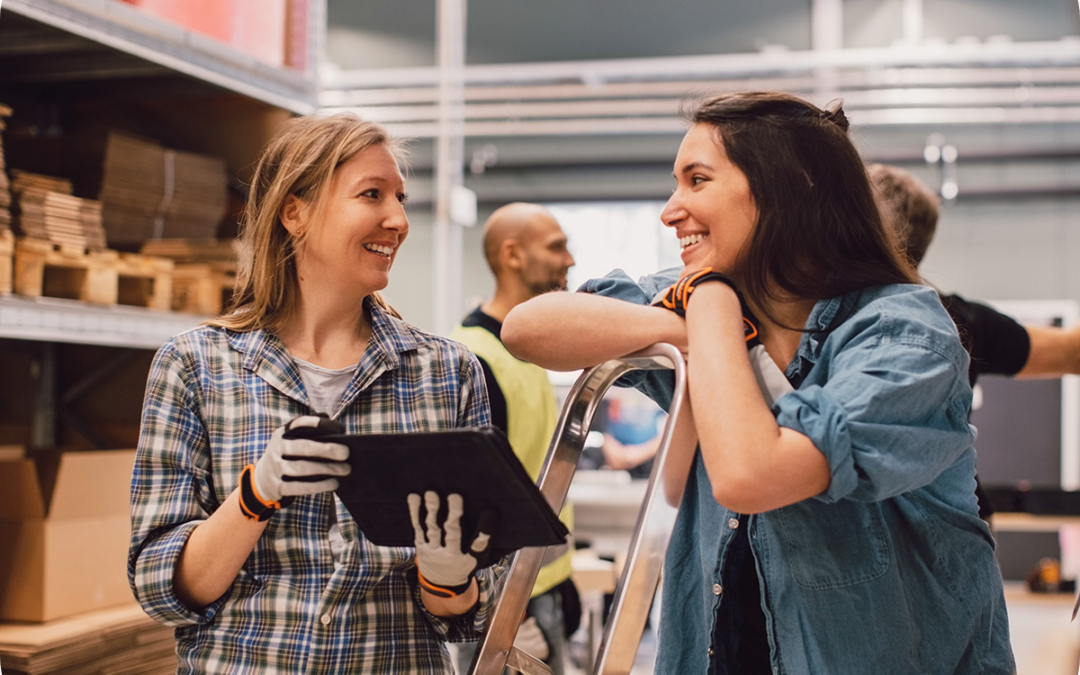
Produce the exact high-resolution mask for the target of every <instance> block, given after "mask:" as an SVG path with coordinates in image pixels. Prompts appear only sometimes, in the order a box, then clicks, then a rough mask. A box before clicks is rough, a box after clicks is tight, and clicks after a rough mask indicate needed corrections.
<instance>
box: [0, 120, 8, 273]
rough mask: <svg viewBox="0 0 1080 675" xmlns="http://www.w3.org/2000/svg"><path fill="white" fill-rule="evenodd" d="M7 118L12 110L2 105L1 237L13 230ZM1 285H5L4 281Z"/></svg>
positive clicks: (0, 141) (0, 152) (0, 127)
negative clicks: (6, 141)
mask: <svg viewBox="0 0 1080 675" xmlns="http://www.w3.org/2000/svg"><path fill="white" fill-rule="evenodd" d="M5 117H11V108H9V107H7V106H6V105H4V104H3V103H0V237H2V236H3V235H4V233H5V232H9V231H10V230H11V185H10V183H9V182H8V176H7V165H6V164H5V162H4V135H3V131H4V129H5V128H6V124H5V123H4V118H5ZM0 283H3V280H2V279H0Z"/></svg>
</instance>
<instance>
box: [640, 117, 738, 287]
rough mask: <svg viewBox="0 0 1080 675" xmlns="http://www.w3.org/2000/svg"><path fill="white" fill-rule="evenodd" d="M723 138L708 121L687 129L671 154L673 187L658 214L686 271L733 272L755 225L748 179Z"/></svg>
mask: <svg viewBox="0 0 1080 675" xmlns="http://www.w3.org/2000/svg"><path fill="white" fill-rule="evenodd" d="M721 140H722V139H721V138H720V135H719V133H718V132H717V131H716V129H715V127H713V126H711V125H708V124H696V125H694V126H693V127H692V128H691V129H690V131H688V132H687V133H686V136H685V137H684V138H683V140H682V144H680V145H679V154H678V155H677V156H676V158H675V191H674V192H673V193H672V195H671V198H670V199H668V203H667V206H666V207H664V211H663V213H662V214H661V215H660V219H661V220H662V221H663V222H664V225H666V226H668V227H671V228H674V230H675V236H677V237H678V238H679V245H680V247H681V248H682V261H683V264H684V265H685V266H686V269H687V270H691V269H699V268H702V267H712V268H713V269H714V270H716V271H718V272H725V273H731V272H732V271H733V270H734V269H736V264H737V262H738V261H739V258H740V255H741V254H742V252H743V250H744V248H745V247H746V245H747V243H748V242H749V240H750V237H751V235H752V234H753V232H754V227H755V226H756V224H757V216H758V213H757V206H756V205H755V204H754V198H753V197H752V196H751V193H750V183H749V182H748V181H747V179H746V176H745V175H744V174H743V172H742V171H740V170H739V168H738V167H736V166H735V165H734V164H733V163H732V162H731V160H730V159H728V156H727V153H726V152H725V151H724V148H723V145H722V142H721Z"/></svg>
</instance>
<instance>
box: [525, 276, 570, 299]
mask: <svg viewBox="0 0 1080 675" xmlns="http://www.w3.org/2000/svg"><path fill="white" fill-rule="evenodd" d="M565 290H566V282H565V281H563V280H561V279H549V280H548V281H546V282H544V283H533V284H529V291H530V292H531V293H532V294H533V297H536V296H537V295H543V294H544V293H551V292H552V291H565Z"/></svg>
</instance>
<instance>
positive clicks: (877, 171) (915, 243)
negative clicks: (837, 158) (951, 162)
mask: <svg viewBox="0 0 1080 675" xmlns="http://www.w3.org/2000/svg"><path fill="white" fill-rule="evenodd" d="M866 172H867V175H869V176H870V184H871V185H873V187H874V194H875V196H876V198H877V202H878V207H879V208H880V209H881V215H882V219H883V220H884V221H885V225H886V226H888V227H889V228H890V229H891V230H892V232H893V234H894V235H895V236H896V242H897V245H899V247H900V250H902V251H903V252H904V253H906V254H907V256H908V257H909V258H911V262H912V263H914V264H915V265H918V264H919V263H920V262H922V259H923V256H924V255H926V249H928V248H930V242H931V241H932V240H933V239H934V232H935V231H936V230H937V221H938V201H939V200H938V196H937V195H936V194H934V193H933V192H932V191H931V190H930V188H928V187H927V186H926V185H925V184H924V183H923V182H922V181H920V180H919V179H918V178H916V177H915V176H913V175H912V174H911V173H909V172H907V171H904V170H903V169H901V168H899V167H896V166H892V165H889V164H871V165H870V166H868V167H867V168H866Z"/></svg>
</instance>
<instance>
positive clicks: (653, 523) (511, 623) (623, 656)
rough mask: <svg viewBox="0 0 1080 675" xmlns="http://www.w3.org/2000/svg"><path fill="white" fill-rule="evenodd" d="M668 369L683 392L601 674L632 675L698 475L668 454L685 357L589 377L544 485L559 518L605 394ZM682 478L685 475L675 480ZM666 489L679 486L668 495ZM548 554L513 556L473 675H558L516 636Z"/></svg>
mask: <svg viewBox="0 0 1080 675" xmlns="http://www.w3.org/2000/svg"><path fill="white" fill-rule="evenodd" d="M664 369H667V370H673V371H674V374H675V389H674V393H673V395H672V399H671V405H670V407H669V409H668V419H667V423H666V424H665V426H664V431H663V433H662V435H661V440H660V446H659V448H658V449H657V452H656V457H655V459H654V461H653V468H652V472H651V473H650V475H649V485H648V487H647V489H646V492H645V499H644V501H643V502H642V507H641V511H640V512H639V514H638V520H637V524H636V526H635V528H634V533H633V535H632V537H631V539H630V547H629V550H628V551H627V558H626V563H625V565H624V566H623V570H622V573H621V574H620V576H619V581H618V583H617V585H616V587H615V595H614V600H613V602H612V604H611V609H610V612H609V616H608V622H607V625H606V626H605V627H604V634H603V639H602V640H601V642H600V648H599V650H598V652H597V654H596V656H595V658H594V660H593V669H592V673H593V675H629V673H630V670H631V668H632V667H633V665H634V659H635V657H636V656H637V650H638V647H639V646H640V643H641V636H642V634H643V633H644V632H645V622H646V620H647V619H648V615H649V609H650V607H651V605H652V600H653V596H654V595H655V593H656V589H657V586H658V585H659V582H660V572H661V570H662V568H663V564H664V556H665V555H666V553H667V548H668V544H669V543H670V541H671V533H672V528H673V526H674V524H675V516H676V515H677V514H678V505H679V502H680V501H681V499H682V490H683V489H684V486H685V485H686V480H687V478H688V476H689V469H690V463H689V462H684V463H681V464H680V463H673V464H672V465H671V466H669V463H668V450H669V448H670V446H671V441H672V437H673V435H674V431H675V423H676V420H677V419H678V413H679V410H680V409H681V407H682V404H683V400H684V398H685V392H686V363H685V361H684V360H683V356H682V353H681V352H679V350H678V349H676V348H675V347H674V346H672V345H669V344H664V343H658V344H655V345H652V346H651V347H647V348H646V349H643V350H640V351H637V352H634V353H633V354H629V355H627V356H623V357H620V358H616V359H612V360H610V361H606V362H604V363H601V364H600V365H597V366H593V367H592V368H589V369H587V370H586V371H584V372H583V373H582V374H581V376H580V377H579V378H578V379H577V381H576V382H575V383H574V386H573V387H572V388H571V389H570V392H569V394H568V395H567V397H566V402H565V403H564V405H563V410H562V414H561V416H560V419H559V424H558V427H557V428H556V431H555V436H554V438H553V439H552V444H551V447H549V448H548V454H547V459H546V460H545V461H544V466H543V468H542V469H541V470H540V475H539V478H538V481H537V484H538V486H539V487H540V491H541V493H542V494H543V495H544V497H545V498H546V499H547V501H548V504H549V505H550V506H551V508H552V510H554V511H555V513H558V512H559V511H561V510H562V505H563V502H564V501H565V500H566V494H567V492H568V491H569V489H570V482H571V480H573V477H574V472H575V471H576V470H577V464H578V459H580V457H581V452H582V450H583V449H584V448H585V438H586V436H587V435H588V432H589V427H590V426H591V424H592V418H593V415H594V414H595V412H596V408H597V406H598V404H599V403H600V400H601V399H602V398H603V397H604V394H605V393H606V392H607V390H608V389H609V388H610V387H611V385H612V384H613V383H614V382H615V380H617V379H618V378H619V377H620V376H622V375H624V374H625V373H628V372H631V371H634V370H664ZM674 471H678V472H679V473H680V474H681V475H679V476H675V475H674V474H673V472H674ZM665 485H667V486H678V487H677V488H673V489H672V490H670V491H666V490H665ZM676 491H677V494H676ZM546 550H547V549H546V548H525V549H521V550H520V551H517V552H516V553H514V554H513V555H512V556H511V558H510V562H509V570H508V572H507V574H506V576H505V578H504V580H503V583H502V589H501V591H500V595H499V598H498V600H497V601H496V604H495V608H494V609H493V611H492V614H491V616H490V617H489V618H488V623H487V627H486V629H485V631H484V635H483V637H482V638H481V640H480V643H479V645H478V646H477V650H476V654H475V656H474V657H473V661H472V666H471V668H470V670H469V672H470V673H472V675H502V673H503V668H504V667H506V668H510V669H511V670H516V671H519V672H522V673H526V674H527V675H550V673H551V670H550V669H549V668H548V667H547V665H546V664H545V663H544V662H543V661H540V660H539V659H536V658H535V657H533V656H531V655H529V654H527V653H525V652H523V651H521V650H519V649H517V648H516V647H514V637H515V636H516V635H517V631H518V626H519V625H520V623H521V621H522V619H523V618H524V616H525V608H526V605H527V604H528V602H529V597H530V595H531V594H532V589H533V585H534V583H535V582H536V576H537V574H538V573H539V572H540V567H541V563H542V561H543V559H544V553H545V551H546Z"/></svg>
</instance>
